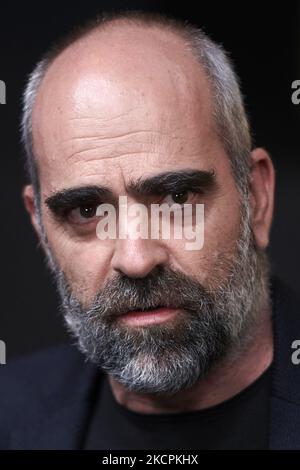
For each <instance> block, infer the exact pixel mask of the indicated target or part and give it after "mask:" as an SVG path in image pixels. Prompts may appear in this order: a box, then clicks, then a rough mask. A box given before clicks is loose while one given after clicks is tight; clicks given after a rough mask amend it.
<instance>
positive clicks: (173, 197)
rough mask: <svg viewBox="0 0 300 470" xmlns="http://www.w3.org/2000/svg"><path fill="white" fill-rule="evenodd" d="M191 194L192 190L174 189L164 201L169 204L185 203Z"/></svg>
mask: <svg viewBox="0 0 300 470" xmlns="http://www.w3.org/2000/svg"><path fill="white" fill-rule="evenodd" d="M189 196H190V192H189V191H187V190H185V191H174V192H172V193H171V194H169V195H168V196H167V197H165V199H164V202H166V203H167V204H169V205H172V204H185V203H186V202H187V201H188V199H189Z"/></svg>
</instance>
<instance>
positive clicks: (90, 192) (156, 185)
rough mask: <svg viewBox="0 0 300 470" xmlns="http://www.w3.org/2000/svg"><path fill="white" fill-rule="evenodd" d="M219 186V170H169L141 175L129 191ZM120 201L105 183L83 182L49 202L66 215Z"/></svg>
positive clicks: (156, 192) (202, 189)
mask: <svg viewBox="0 0 300 470" xmlns="http://www.w3.org/2000/svg"><path fill="white" fill-rule="evenodd" d="M216 187H217V182H216V177H215V172H214V171H213V170H211V171H204V170H190V169H187V170H179V171H168V172H164V173H160V174H158V175H154V176H151V177H148V178H139V179H138V180H137V181H130V182H129V183H128V184H127V185H126V190H127V192H128V193H129V194H131V195H133V196H135V197H139V198H142V197H146V196H157V195H165V194H169V193H172V192H176V191H178V192H180V191H193V192H198V193H203V192H206V191H208V190H210V191H211V190H213V189H215V188H216ZM103 202H110V203H115V202H116V196H115V195H114V193H113V191H112V190H111V189H110V188H107V187H105V186H79V187H75V188H69V189H62V190H61V191H58V192H56V193H55V194H52V195H51V196H48V197H47V198H46V199H45V204H46V205H47V206H48V207H49V209H50V210H51V212H53V213H54V214H56V215H63V214H64V213H66V212H67V211H69V210H72V209H75V208H76V207H80V206H84V205H97V204H98V205H99V204H101V203H103Z"/></svg>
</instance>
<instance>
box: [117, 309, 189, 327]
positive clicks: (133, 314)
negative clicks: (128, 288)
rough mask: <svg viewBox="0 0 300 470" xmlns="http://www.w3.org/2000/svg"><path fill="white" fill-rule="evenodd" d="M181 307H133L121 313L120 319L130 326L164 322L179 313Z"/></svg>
mask: <svg viewBox="0 0 300 470" xmlns="http://www.w3.org/2000/svg"><path fill="white" fill-rule="evenodd" d="M179 312H180V309H178V308H172V307H162V306H158V307H154V308H153V307H152V308H147V309H145V308H144V309H131V310H130V311H128V312H125V313H123V314H122V315H120V321H122V322H123V323H125V324H127V325H130V326H143V325H151V324H157V323H162V322H165V321H168V320H171V319H172V318H174V316H176V315H178V314H179Z"/></svg>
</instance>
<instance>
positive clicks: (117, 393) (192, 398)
mask: <svg viewBox="0 0 300 470" xmlns="http://www.w3.org/2000/svg"><path fill="white" fill-rule="evenodd" d="M261 319H262V320H261V322H260V324H259V325H257V327H256V331H255V334H254V335H253V339H252V341H251V342H249V343H248V345H247V348H244V350H243V351H242V352H240V353H239V354H235V355H228V357H226V358H225V359H224V360H223V361H222V362H220V363H219V364H218V365H217V366H216V367H215V368H214V369H213V370H212V371H211V372H210V373H209V374H208V375H207V376H206V377H205V378H203V379H201V380H199V381H198V382H196V384H194V385H193V386H192V387H190V388H189V389H186V390H182V391H180V392H178V393H176V394H175V395H173V396H157V395H155V394H147V393H140V392H134V391H131V390H128V389H127V388H126V387H124V386H123V385H122V384H120V383H119V382H117V381H116V380H115V379H113V378H112V377H111V376H109V383H110V386H111V389H112V393H113V395H114V397H115V399H116V401H117V402H118V403H119V404H120V405H122V406H124V407H126V408H128V409H129V410H132V411H135V412H138V413H146V414H147V413H148V414H156V413H157V414H160V413H170V414H171V413H180V412H187V411H196V410H201V409H205V408H209V407H211V406H215V405H217V404H219V403H222V402H223V401H225V400H228V399H229V398H231V397H233V396H234V395H236V394H237V393H239V392H240V391H242V390H243V389H245V388H246V387H247V386H249V385H250V384H251V383H253V382H254V381H255V380H256V379H257V378H258V377H259V376H260V375H261V374H262V373H263V372H264V371H265V370H266V369H267V368H268V367H269V366H270V364H271V362H272V359H273V333H272V322H271V308H270V306H268V307H267V308H265V309H264V311H263V312H262V315H261Z"/></svg>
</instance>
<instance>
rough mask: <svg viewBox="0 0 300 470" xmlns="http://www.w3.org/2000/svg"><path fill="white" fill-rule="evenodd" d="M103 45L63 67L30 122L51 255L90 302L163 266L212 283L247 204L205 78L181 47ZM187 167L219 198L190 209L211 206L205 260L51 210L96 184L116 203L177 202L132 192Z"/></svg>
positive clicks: (77, 52)
mask: <svg viewBox="0 0 300 470" xmlns="http://www.w3.org/2000/svg"><path fill="white" fill-rule="evenodd" d="M107 35H109V33H107ZM101 36H102V38H101V40H100V41H99V38H97V37H95V38H94V39H92V38H91V39H90V40H89V41H86V43H85V44H82V45H80V46H79V45H78V46H76V48H75V47H74V49H73V50H70V51H68V52H67V53H65V55H63V56H62V57H61V58H59V59H58V60H57V61H56V63H55V64H54V65H53V66H52V68H51V69H50V70H49V72H48V74H47V76H46V79H45V82H44V84H43V86H42V89H41V92H40V95H39V97H38V100H37V106H36V108H35V111H34V115H33V128H34V142H35V151H36V153H37V155H39V168H40V183H41V199H42V216H43V224H44V227H45V231H46V233H47V237H48V240H49V243H50V246H51V248H52V250H53V253H54V255H55V257H56V259H57V260H58V262H59V264H60V267H61V269H63V271H64V272H65V274H66V275H67V277H68V279H69V282H70V283H71V284H72V286H73V288H74V290H75V291H78V290H82V295H83V296H84V300H85V301H86V302H88V301H90V300H91V299H92V297H93V296H94V295H95V294H96V293H97V291H98V289H99V288H101V286H102V285H103V283H104V282H105V281H106V280H107V279H109V278H110V277H111V276H112V275H113V274H114V273H115V272H116V271H121V272H123V273H125V274H127V275H128V276H132V277H143V276H146V275H147V274H148V273H149V272H150V271H151V270H152V269H153V268H154V267H155V266H156V265H158V264H167V265H168V266H172V267H173V268H175V269H178V270H179V271H181V272H183V273H185V274H187V275H191V276H196V277H197V278H198V279H199V280H200V281H201V282H203V283H205V282H207V279H208V278H210V277H211V276H212V275H213V269H214V263H215V260H216V259H217V258H218V257H219V256H221V255H222V253H224V252H228V251H231V250H232V249H233V247H234V244H235V242H236V239H237V237H238V234H239V224H240V214H239V196H238V192H237V189H236V185H235V183H234V180H233V177H232V174H231V171H230V165H229V160H228V156H227V155H226V153H225V151H224V149H223V146H222V144H221V142H220V140H219V139H218V138H217V135H216V132H215V129H214V125H213V122H212V109H211V100H210V92H209V88H208V83H207V79H206V78H205V77H204V76H203V72H202V71H201V69H200V67H199V65H198V64H197V63H196V60H195V59H193V58H192V57H191V56H188V57H186V55H185V53H184V52H183V47H182V44H181V41H180V40H179V39H177V38H173V37H171V39H170V37H169V35H168V36H167V37H164V35H157V33H156V34H155V32H153V31H152V30H149V31H148V32H146V33H145V31H144V30H142V29H141V30H135V31H134V32H130V30H127V29H126V28H123V30H122V29H121V31H120V32H118V33H117V32H115V33H114V35H112V34H110V35H109V38H110V41H109V45H108V44H107V43H106V35H105V33H101ZM123 36H125V37H123ZM124 41H126V45H125V46H124V45H123V44H124ZM107 42H108V39H107ZM140 43H142V44H141V45H140ZM123 49H124V51H123ZM128 50H129V51H130V52H128ZM175 51H176V55H177V57H176V61H174V52H175ZM129 53H130V55H129ZM79 57H81V58H80V59H79ZM182 169H191V170H204V171H211V170H214V171H215V175H216V182H217V186H216V188H215V190H214V191H211V192H209V193H208V194H203V195H197V194H196V195H193V194H190V195H189V199H188V200H187V202H191V203H196V202H198V203H204V204H205V214H206V217H205V234H204V239H205V243H204V247H203V249H202V250H200V251H198V252H197V253H195V252H193V251H190V252H189V251H187V250H185V249H184V245H185V241H186V240H160V241H157V240H153V241H151V240H133V241H130V240H129V241H128V240H116V241H113V240H107V241H100V240H99V239H98V238H97V237H96V224H97V222H98V220H99V219H98V218H97V217H94V218H93V219H91V220H90V221H89V220H88V219H84V218H83V217H82V216H80V213H79V211H77V212H76V211H73V212H72V214H70V217H69V220H63V221H57V219H56V218H55V217H54V214H53V213H51V212H50V210H49V209H48V208H47V207H46V205H45V203H44V201H45V199H46V198H47V197H49V196H51V195H53V194H54V193H56V192H59V191H61V190H63V189H70V188H77V187H81V186H94V185H95V186H105V187H107V188H110V189H111V191H112V192H113V194H114V195H115V197H116V198H118V196H120V195H127V196H128V205H130V204H131V203H134V202H142V203H147V204H151V202H169V201H170V195H168V194H166V195H165V196H157V195H153V197H148V198H147V199H144V198H143V199H142V198H133V197H130V196H129V195H128V194H127V193H126V189H125V186H126V185H128V183H129V182H130V181H137V180H138V179H140V178H142V179H145V178H148V177H151V176H154V175H157V174H160V173H164V172H175V171H178V170H182ZM87 279H88V282H86V281H87Z"/></svg>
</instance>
